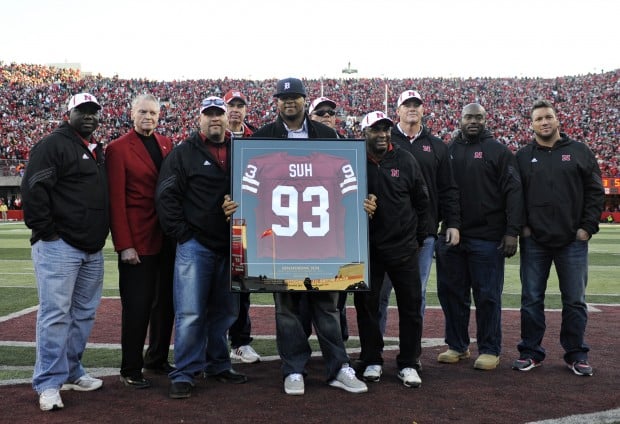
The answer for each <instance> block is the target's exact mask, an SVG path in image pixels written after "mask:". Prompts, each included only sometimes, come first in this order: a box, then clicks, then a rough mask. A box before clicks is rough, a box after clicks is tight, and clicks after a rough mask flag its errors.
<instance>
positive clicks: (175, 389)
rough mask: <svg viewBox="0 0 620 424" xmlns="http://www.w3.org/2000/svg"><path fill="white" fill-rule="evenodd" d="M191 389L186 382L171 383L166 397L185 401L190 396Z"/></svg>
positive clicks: (189, 384) (190, 385)
mask: <svg viewBox="0 0 620 424" xmlns="http://www.w3.org/2000/svg"><path fill="white" fill-rule="evenodd" d="M193 389H194V386H192V384H191V383H188V382H186V381H181V382H178V383H172V384H171V385H170V391H169V392H168V395H169V396H170V397H171V398H172V399H187V398H188V397H190V396H191V395H192V390H193Z"/></svg>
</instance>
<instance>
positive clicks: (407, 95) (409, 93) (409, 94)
mask: <svg viewBox="0 0 620 424" xmlns="http://www.w3.org/2000/svg"><path fill="white" fill-rule="evenodd" d="M409 99H418V100H419V101H420V103H424V102H423V101H422V96H420V93H418V92H417V91H415V90H406V91H403V92H402V93H400V96H398V102H397V103H396V107H399V106H400V105H402V104H403V103H405V102H406V101H407V100H409Z"/></svg>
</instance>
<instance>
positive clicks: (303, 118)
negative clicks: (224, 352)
mask: <svg viewBox="0 0 620 424" xmlns="http://www.w3.org/2000/svg"><path fill="white" fill-rule="evenodd" d="M306 96H307V93H306V88H305V86H304V85H303V83H302V82H301V80H299V79H297V78H285V79H282V80H280V81H278V83H277V85H276V94H275V95H274V97H275V98H276V101H277V107H278V117H277V118H276V120H275V122H272V123H269V124H266V125H264V126H263V127H262V128H260V129H258V130H257V131H256V132H255V133H254V134H253V137H256V138H258V137H260V138H288V139H290V138H299V139H309V138H337V134H336V131H335V130H333V129H332V128H330V127H328V126H326V125H324V124H321V123H320V122H317V121H312V120H311V119H310V118H309V117H308V115H307V114H306V111H305V110H306V109H305V103H306ZM273 298H274V303H275V308H276V342H277V346H278V353H279V355H280V358H281V359H282V375H283V377H284V392H285V393H286V394H289V395H303V394H304V391H305V385H304V375H305V373H306V372H305V367H306V364H307V362H308V360H309V359H310V353H311V352H312V350H311V349H310V345H309V344H308V337H307V333H306V331H304V317H303V316H302V314H301V313H300V312H301V311H300V306H301V303H302V302H304V301H306V300H307V304H308V309H309V312H310V315H311V317H312V322H313V323H314V326H315V329H316V332H317V335H318V337H319V341H320V342H321V343H320V346H321V351H322V353H323V358H324V359H325V361H326V366H327V381H328V383H329V385H330V386H333V387H337V388H340V389H343V390H346V391H348V392H350V393H363V392H366V391H367V390H368V387H367V386H366V384H364V382H362V381H359V380H358V379H357V377H356V376H355V371H354V370H353V368H351V367H350V366H349V356H348V354H347V351H346V349H345V345H344V341H343V340H342V334H341V333H340V312H339V311H338V308H337V302H338V293H335V292H325V291H314V292H308V293H306V292H303V293H274V295H273Z"/></svg>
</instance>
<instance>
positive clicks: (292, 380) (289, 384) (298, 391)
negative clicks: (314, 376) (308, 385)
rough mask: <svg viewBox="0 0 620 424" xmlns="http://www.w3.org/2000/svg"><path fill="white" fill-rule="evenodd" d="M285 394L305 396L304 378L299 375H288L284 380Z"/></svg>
mask: <svg viewBox="0 0 620 424" xmlns="http://www.w3.org/2000/svg"><path fill="white" fill-rule="evenodd" d="M284 393H286V394H287V395H303V394H304V376H303V375H301V374H299V373H293V374H289V375H287V376H286V378H285V379H284Z"/></svg>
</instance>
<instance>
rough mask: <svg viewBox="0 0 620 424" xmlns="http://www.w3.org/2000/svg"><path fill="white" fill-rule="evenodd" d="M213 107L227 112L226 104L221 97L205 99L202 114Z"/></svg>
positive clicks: (201, 105) (202, 103) (201, 104)
mask: <svg viewBox="0 0 620 424" xmlns="http://www.w3.org/2000/svg"><path fill="white" fill-rule="evenodd" d="M212 107H216V108H218V109H221V110H223V111H224V112H226V102H224V100H223V99H222V98H221V97H217V96H209V97H207V98H206V99H203V100H202V102H201V103H200V113H202V112H204V111H205V110H207V109H209V108H212Z"/></svg>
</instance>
